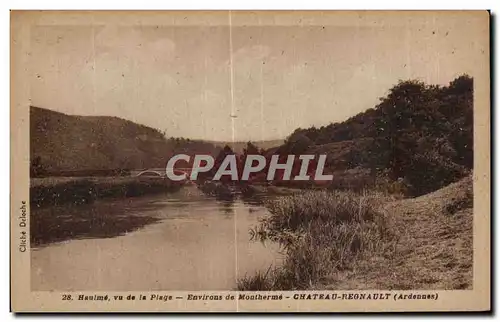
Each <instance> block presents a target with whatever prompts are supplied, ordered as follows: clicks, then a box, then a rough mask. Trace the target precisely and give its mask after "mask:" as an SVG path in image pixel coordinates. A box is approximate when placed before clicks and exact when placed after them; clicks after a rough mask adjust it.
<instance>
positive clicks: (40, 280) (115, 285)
mask: <svg viewBox="0 0 500 322" xmlns="http://www.w3.org/2000/svg"><path fill="white" fill-rule="evenodd" d="M88 213H91V214H92V219H91V220H89V219H88V216H87V214H88ZM266 213H267V210H266V209H265V208H264V207H263V206H262V205H260V204H259V203H257V202H254V201H253V200H246V201H245V202H244V201H242V200H241V199H240V198H237V199H235V200H232V201H221V200H216V199H215V198H213V197H208V196H205V195H203V194H201V193H200V191H199V190H198V189H197V188H196V187H187V188H183V189H182V190H181V191H179V192H177V193H175V194H170V195H168V196H165V195H162V196H154V197H151V196H148V197H141V198H135V199H127V200H126V201H124V200H115V201H98V202H95V203H94V204H92V205H88V206H82V207H77V208H69V207H68V206H60V207H52V208H49V209H43V210H33V214H34V216H39V218H56V219H57V220H56V221H55V222H51V223H50V225H49V224H48V223H47V222H39V223H38V229H39V230H40V231H45V232H46V236H44V239H43V242H40V243H37V244H35V245H34V246H33V248H32V251H31V266H32V270H31V272H32V273H31V283H32V289H33V290H106V291H125V290H231V289H235V288H236V281H237V278H240V277H243V276H245V275H246V274H247V275H251V274H253V273H255V272H256V271H257V270H266V269H267V268H268V267H269V266H270V265H279V263H280V260H281V258H282V256H281V255H280V254H279V247H278V246H277V245H275V244H265V245H264V244H262V243H260V242H255V241H251V240H250V236H249V229H250V228H251V227H253V226H254V225H256V224H257V223H258V219H259V218H261V217H262V216H265V215H266ZM75 214H79V215H80V216H78V215H75ZM131 218H133V219H134V220H133V221H134V222H139V223H140V225H138V227H135V228H128V227H127V226H126V225H124V224H122V223H124V222H130V219H131ZM77 221H78V222H77ZM65 223H66V225H65ZM79 224H80V225H79ZM49 226H50V227H51V228H50V229H48V228H47V227H49ZM72 227H73V228H72ZM75 227H78V228H75ZM139 227H140V228H139ZM44 228H45V230H44ZM128 230H130V231H128ZM56 235H57V236H59V237H60V238H59V237H58V238H55V236H56ZM61 236H62V237H61ZM51 238H52V239H51Z"/></svg>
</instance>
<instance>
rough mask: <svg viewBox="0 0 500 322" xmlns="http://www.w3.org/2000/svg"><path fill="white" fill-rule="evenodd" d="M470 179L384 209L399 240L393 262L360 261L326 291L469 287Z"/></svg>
mask: <svg viewBox="0 0 500 322" xmlns="http://www.w3.org/2000/svg"><path fill="white" fill-rule="evenodd" d="M472 185H473V182H472V177H471V176H468V177H466V178H464V179H462V180H460V181H459V182H456V183H453V184H450V185H448V186H446V187H444V188H442V189H440V190H437V191H435V192H432V193H429V194H427V195H424V196H421V197H418V198H413V199H405V200H400V201H395V202H392V203H389V204H387V205H385V207H384V211H385V212H386V213H387V215H388V217H389V218H390V219H391V220H392V225H391V226H392V227H394V228H395V229H397V231H398V235H399V236H400V239H399V241H398V243H397V247H396V249H395V253H394V255H393V256H392V258H379V257H372V258H367V259H364V260H362V261H359V262H358V263H357V265H356V271H350V272H345V273H344V274H343V276H334V277H333V276H332V279H334V280H335V281H332V282H331V284H329V283H328V282H326V284H327V285H328V284H329V285H328V286H327V288H329V289H400V290H401V289H447V290H450V289H472V281H473V279H472V264H473V247H472V239H473V232H472V229H473V226H472V223H473V208H472V206H473V194H472Z"/></svg>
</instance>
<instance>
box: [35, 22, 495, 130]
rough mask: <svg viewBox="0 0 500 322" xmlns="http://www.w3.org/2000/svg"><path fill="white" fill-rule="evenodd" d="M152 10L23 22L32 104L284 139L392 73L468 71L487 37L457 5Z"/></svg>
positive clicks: (369, 102) (344, 110)
mask: <svg viewBox="0 0 500 322" xmlns="http://www.w3.org/2000/svg"><path fill="white" fill-rule="evenodd" d="M164 15H165V16H164V17H163V18H164V19H160V21H161V22H162V23H158V20H159V19H156V20H155V21H149V20H143V21H142V22H141V23H140V24H139V23H130V22H127V20H126V19H123V20H124V21H121V20H120V19H116V17H115V19H108V20H106V19H104V18H101V19H100V20H99V19H98V21H96V20H95V19H92V20H89V19H90V18H89V17H87V18H86V20H85V21H92V22H89V23H66V22H64V19H61V20H60V21H61V22H57V23H54V22H53V21H51V23H43V22H40V23H38V24H36V25H34V26H33V27H32V28H31V30H30V31H31V48H30V57H31V63H30V66H29V69H30V75H31V84H30V85H31V90H30V92H31V103H32V105H35V106H39V107H44V108H49V109H53V110H57V111H60V112H64V113H68V114H79V115H112V116H119V117H122V118H125V119H129V120H132V121H134V122H138V123H142V124H145V125H148V126H152V127H154V128H157V129H160V130H164V131H166V133H167V136H182V137H190V138H203V139H208V140H232V139H234V140H249V139H251V140H260V139H276V138H284V137H286V136H287V135H289V134H290V133H291V132H292V131H293V130H294V129H296V128H297V127H308V126H311V125H316V126H320V125H326V124H328V123H330V122H334V121H342V120H344V119H346V118H348V117H350V116H352V115H355V114H357V113H359V112H361V111H363V110H366V109H367V108H370V107H374V106H375V104H377V102H378V98H379V97H381V96H384V95H385V94H386V93H387V90H388V89H389V88H390V87H391V86H392V85H394V84H395V83H397V81H398V80H399V79H409V78H418V79H420V80H423V81H425V82H429V83H438V84H447V83H448V82H449V81H450V80H452V79H453V78H454V77H456V76H458V75H460V74H462V73H468V74H470V75H472V76H475V75H474V73H475V67H476V66H477V64H479V63H482V62H483V61H484V59H482V58H484V56H483V57H482V56H481V55H484V48H485V46H484V45H485V44H484V39H487V25H486V24H485V23H484V21H485V19H484V18H485V16H484V15H477V14H476V15H467V14H464V13H462V14H459V13H455V14H451V13H428V14H425V15H424V14H421V15H419V16H415V15H414V18H412V17H411V16H410V15H408V14H407V15H396V14H391V15H390V16H384V15H383V14H378V15H376V14H370V15H368V14H351V15H349V16H347V15H346V16H342V17H341V16H340V15H339V14H321V13H308V14H302V15H301V14H298V13H297V14H294V15H293V16H290V14H288V16H287V17H284V18H280V17H279V16H276V15H274V16H273V14H270V13H266V14H253V15H244V14H237V13H233V14H231V15H230V14H229V13H219V14H217V15H214V16H217V18H214V19H213V20H214V21H212V22H211V23H204V24H201V23H200V24H198V25H197V23H196V21H195V19H193V17H192V16H189V15H187V16H186V17H184V18H182V17H179V16H178V15H177V16H176V17H175V18H174V17H172V14H168V13H165V14H164ZM210 17H211V16H210ZM91 18H92V17H91ZM188 18H189V19H190V23H183V21H185V20H186V19H188ZM210 19H211V18H210ZM210 19H209V20H210ZM287 19H288V20H287ZM481 22H482V23H481ZM230 24H231V27H229V25H230ZM200 25H201V26H200ZM486 48H487V47H486Z"/></svg>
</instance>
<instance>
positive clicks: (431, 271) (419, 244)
mask: <svg viewBox="0 0 500 322" xmlns="http://www.w3.org/2000/svg"><path fill="white" fill-rule="evenodd" d="M267 207H268V209H269V212H270V213H271V215H270V216H269V217H268V218H266V219H265V220H263V221H262V223H261V225H260V226H259V227H256V229H254V230H252V231H251V233H252V235H253V236H254V238H257V239H261V240H266V239H267V240H273V241H276V242H279V243H280V244H281V245H282V246H283V249H284V252H285V255H286V258H285V260H284V263H283V265H281V266H280V267H274V268H270V269H269V270H267V271H266V272H258V273H257V274H255V275H252V276H247V277H245V278H242V279H240V281H239V283H238V289H240V290H293V289H370V288H371V289H424V288H430V289H432V288H439V289H467V288H470V287H472V180H471V178H470V177H468V178H466V179H463V180H461V181H460V182H458V183H455V184H452V185H450V186H448V187H445V188H443V189H441V190H438V191H436V192H434V193H431V194H429V195H425V196H422V197H419V198H414V199H405V200H396V201H394V200H391V199H390V198H385V197H384V195H381V194H368V193H363V194H355V193H352V192H337V191H332V192H327V191H308V192H305V193H302V194H295V195H292V196H287V197H281V198H278V199H277V200H274V201H273V200H272V201H270V202H269V203H268V204H267Z"/></svg>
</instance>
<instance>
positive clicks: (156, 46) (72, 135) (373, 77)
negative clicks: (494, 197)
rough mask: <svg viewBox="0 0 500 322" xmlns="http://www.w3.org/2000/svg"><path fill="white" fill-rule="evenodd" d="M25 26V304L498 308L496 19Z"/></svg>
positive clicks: (61, 21) (86, 17)
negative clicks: (493, 190)
mask: <svg viewBox="0 0 500 322" xmlns="http://www.w3.org/2000/svg"><path fill="white" fill-rule="evenodd" d="M11 18H12V19H11V20H12V22H11V35H12V37H11V39H12V40H11V83H12V86H11V88H12V90H11V96H12V103H11V105H12V106H11V111H12V119H11V128H12V129H11V133H12V135H11V142H12V144H11V145H12V150H11V158H12V164H13V168H12V172H11V177H12V180H11V187H12V196H11V230H12V240H11V241H12V243H11V247H12V249H11V252H12V299H13V301H12V303H13V309H14V310H15V311H23V312H25V311H82V310H85V311H165V312H173V311H217V312H220V311H238V312H246V311H279V312H290V311H295V312H311V311H327V312H334V311H367V310H368V311H388V310H392V311H404V310H408V311H426V310H450V311H457V310H475V311H478V310H487V309H489V296H490V289H489V280H490V277H489V276H490V275H489V274H490V271H489V263H490V262H489V261H490V259H489V220H490V219H489V216H490V207H489V203H490V191H489V180H490V172H489V162H490V154H489V143H490V141H489V135H490V128H489V120H490V115H489V108H490V106H489V82H490V80H489V41H488V39H489V35H488V31H489V16H488V13H487V12H481V11H469V12H467V11H463V12H442V11H428V12H334V11H330V12H319V11H317V12H314V11H311V12H279V11H276V12H263V11H262V12H227V11H219V12H217V11H214V12H201V11H200V12H197V11H191V12H181V11H178V12H161V11H159V12H153V11H151V12H111V11H110V12H69V11H68V12H29V11H26V12H22V11H14V12H12V17H11ZM177 158H179V159H178V160H177ZM198 158H203V159H204V161H203V162H205V163H203V162H201V161H199V159H198ZM172 160H176V161H175V162H172ZM210 160H212V161H210ZM169 161H170V162H169ZM197 162H198V163H197ZM210 162H212V164H210ZM255 162H257V163H255ZM285 163H286V164H287V165H286V166H280V164H281V165H283V164H285ZM260 165H261V166H260ZM280 167H281V168H280ZM224 169H226V170H227V171H226V172H225V173H223V174H222V175H221V176H220V174H221V171H223V170H224ZM275 170H276V171H275ZM245 172H247V174H248V175H247V176H245V174H244V173H245ZM233 173H234V176H233V175H232V174H233ZM175 176H177V177H179V178H181V179H180V180H177V179H175Z"/></svg>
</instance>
